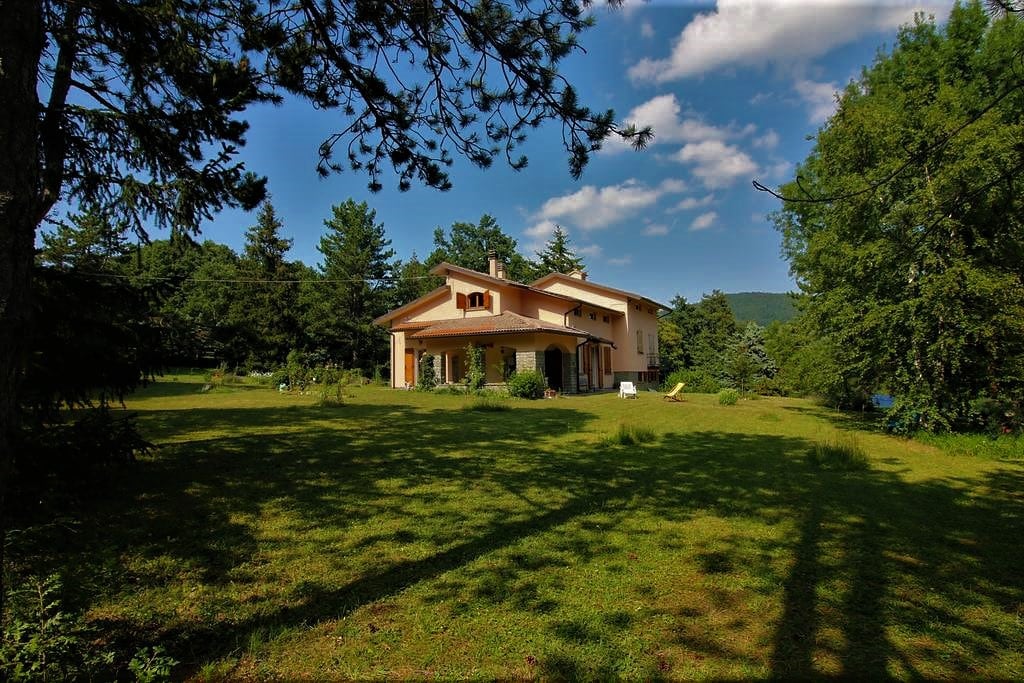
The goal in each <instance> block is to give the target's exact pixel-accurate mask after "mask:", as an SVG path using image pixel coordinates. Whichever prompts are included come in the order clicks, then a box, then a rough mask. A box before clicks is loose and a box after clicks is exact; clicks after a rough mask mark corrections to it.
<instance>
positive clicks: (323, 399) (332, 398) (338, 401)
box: [317, 382, 345, 408]
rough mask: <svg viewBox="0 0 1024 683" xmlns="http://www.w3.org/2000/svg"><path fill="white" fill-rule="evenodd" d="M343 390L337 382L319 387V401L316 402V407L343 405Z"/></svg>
mask: <svg viewBox="0 0 1024 683" xmlns="http://www.w3.org/2000/svg"><path fill="white" fill-rule="evenodd" d="M343 388H344V387H343V385H341V384H339V383H337V382H332V383H330V384H326V383H325V384H323V385H321V387H320V399H319V400H318V401H317V405H320V406H323V407H325V408H330V407H334V406H340V405H344V404H345V395H344V393H342V389H343Z"/></svg>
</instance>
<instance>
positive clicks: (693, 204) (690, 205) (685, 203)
mask: <svg viewBox="0 0 1024 683" xmlns="http://www.w3.org/2000/svg"><path fill="white" fill-rule="evenodd" d="M714 201H715V195H714V194H706V195H704V196H703V197H687V198H686V199H684V200H682V201H681V202H679V203H678V204H676V205H675V206H673V207H672V208H671V209H669V212H670V213H675V212H677V211H689V210H690V209H698V208H700V207H702V206H707V205H709V204H711V203H712V202H714Z"/></svg>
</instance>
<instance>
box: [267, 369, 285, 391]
mask: <svg viewBox="0 0 1024 683" xmlns="http://www.w3.org/2000/svg"><path fill="white" fill-rule="evenodd" d="M281 385H284V386H285V388H288V368H278V369H277V370H274V372H273V373H271V375H270V386H272V387H275V388H280V387H281Z"/></svg>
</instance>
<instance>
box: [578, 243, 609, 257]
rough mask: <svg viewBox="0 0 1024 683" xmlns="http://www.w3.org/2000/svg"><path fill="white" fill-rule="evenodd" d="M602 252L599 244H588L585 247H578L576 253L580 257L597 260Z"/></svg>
mask: <svg viewBox="0 0 1024 683" xmlns="http://www.w3.org/2000/svg"><path fill="white" fill-rule="evenodd" d="M603 252H604V249H603V248H601V245H600V244H588V245H586V246H585V247H580V248H579V249H577V250H576V253H577V254H579V255H580V256H588V257H590V258H597V257H598V256H600V255H601V254H602V253H603Z"/></svg>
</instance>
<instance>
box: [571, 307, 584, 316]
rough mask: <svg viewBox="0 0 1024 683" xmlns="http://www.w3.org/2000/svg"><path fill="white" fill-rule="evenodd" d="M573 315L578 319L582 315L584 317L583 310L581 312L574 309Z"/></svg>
mask: <svg viewBox="0 0 1024 683" xmlns="http://www.w3.org/2000/svg"><path fill="white" fill-rule="evenodd" d="M572 314H573V315H574V316H576V317H577V318H578V317H580V316H581V315H583V311H581V310H580V309H579V308H578V307H577V308H574V309H572Z"/></svg>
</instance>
